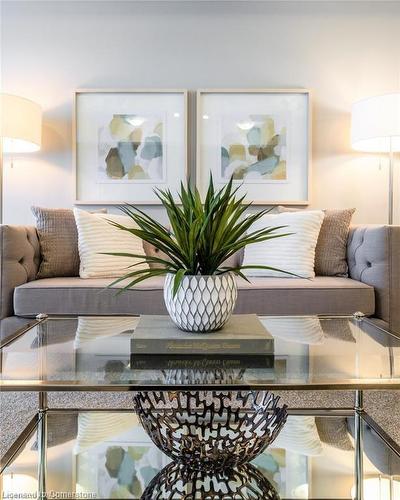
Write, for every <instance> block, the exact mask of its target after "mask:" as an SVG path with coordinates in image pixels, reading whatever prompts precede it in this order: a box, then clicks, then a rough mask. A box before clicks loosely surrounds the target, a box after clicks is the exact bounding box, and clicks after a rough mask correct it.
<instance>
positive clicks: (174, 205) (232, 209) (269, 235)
mask: <svg viewBox="0 0 400 500" xmlns="http://www.w3.org/2000/svg"><path fill="white" fill-rule="evenodd" d="M239 187H240V186H239ZM239 187H236V188H234V187H233V182H232V179H231V180H230V181H229V182H228V183H227V184H226V186H225V187H223V188H222V189H221V190H219V191H216V190H215V189H214V182H213V179H212V177H211V178H210V183H209V186H208V190H207V195H206V198H205V200H204V203H202V201H201V197H200V194H199V191H198V190H197V189H196V188H192V187H190V186H188V187H187V188H185V187H184V185H183V184H181V190H180V193H179V202H176V201H175V200H174V198H173V196H172V193H171V191H170V190H156V191H155V193H156V195H157V197H158V198H159V200H160V201H161V203H162V205H163V206H164V208H165V210H166V211H167V215H168V218H169V223H170V226H171V227H170V230H169V229H167V228H166V227H164V226H163V225H162V224H160V223H159V222H157V221H156V220H154V219H153V218H152V217H150V216H149V215H147V214H146V213H145V212H143V211H142V210H140V209H139V208H137V207H135V206H134V205H130V204H126V205H121V206H120V207H119V208H120V210H121V211H122V212H123V213H125V214H126V215H127V216H128V217H130V218H131V219H133V221H134V222H135V223H136V224H137V226H138V228H131V227H125V226H123V225H121V224H118V223H116V222H113V221H109V222H110V223H111V224H112V225H114V226H115V227H117V228H118V229H121V230H122V231H128V232H129V233H131V234H134V235H135V236H138V237H139V238H141V239H142V240H144V241H147V242H148V243H150V244H151V245H154V247H156V248H157V249H158V250H160V251H161V252H163V254H164V256H165V257H161V256H160V257H153V256H144V255H139V254H130V253H118V252H115V253H114V252H113V253H111V252H110V253H107V255H114V256H120V257H132V258H135V259H137V258H140V259H141V260H140V261H139V262H137V263H136V264H133V265H132V266H130V267H131V268H134V267H135V266H138V265H139V264H143V263H147V264H149V265H151V264H153V265H154V264H157V265H158V266H159V267H157V268H155V267H149V268H146V269H140V270H136V271H135V270H131V271H129V272H127V273H126V274H125V275H124V276H122V277H121V278H118V279H117V280H115V281H113V283H111V284H110V285H109V286H110V287H111V286H113V285H115V284H117V283H119V282H121V281H124V280H128V279H129V280H130V281H129V282H128V284H127V285H126V286H124V287H123V288H122V289H121V290H120V291H123V290H126V289H127V288H130V287H132V286H134V285H135V284H137V283H139V282H141V281H144V280H146V279H148V278H151V277H152V276H161V275H165V274H167V273H173V274H175V278H174V285H173V294H174V295H175V294H176V293H177V291H178V289H179V286H180V284H181V282H182V279H183V277H184V276H185V275H199V274H200V275H215V274H223V273H228V272H232V273H234V274H236V275H237V276H240V277H242V278H243V279H245V280H246V281H249V280H248V279H247V277H246V276H245V275H244V274H243V272H242V271H243V270H244V269H269V270H273V271H280V272H285V273H286V274H292V273H289V272H286V271H282V270H281V269H276V268H273V267H269V266H260V265H246V266H237V267H230V266H227V265H224V262H225V261H226V260H227V259H229V257H232V255H234V254H235V253H236V252H237V251H239V250H241V249H243V248H244V247H245V246H246V245H251V244H253V243H260V242H261V241H266V240H270V239H273V238H282V237H283V236H288V235H289V234H291V233H277V231H279V230H280V229H283V228H284V227H286V226H276V227H267V228H264V229H260V230H257V231H250V228H251V226H252V225H253V224H254V223H255V222H256V221H257V220H258V219H260V218H261V217H262V216H263V215H264V214H265V213H267V212H268V211H269V210H262V211H259V212H256V213H251V214H249V215H247V216H246V217H243V216H244V213H245V211H246V210H247V209H248V208H249V207H250V206H251V203H247V204H246V203H243V201H244V198H245V196H242V197H237V196H236V194H237V191H238V189H239Z"/></svg>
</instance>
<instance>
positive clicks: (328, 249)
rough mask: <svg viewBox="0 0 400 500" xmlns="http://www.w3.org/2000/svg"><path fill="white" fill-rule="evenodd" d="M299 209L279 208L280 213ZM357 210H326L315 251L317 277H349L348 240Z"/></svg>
mask: <svg viewBox="0 0 400 500" xmlns="http://www.w3.org/2000/svg"><path fill="white" fill-rule="evenodd" d="M297 211H298V209H293V208H286V207H278V212H279V213H283V212H297ZM355 211H356V209H355V208H346V209H335V210H331V209H330V210H324V213H325V217H324V220H323V222H322V227H321V231H320V233H319V236H318V241H317V247H316V249H315V274H316V275H317V276H348V266H347V258H346V252H347V238H348V235H349V228H350V223H351V218H352V217H353V214H354V212H355Z"/></svg>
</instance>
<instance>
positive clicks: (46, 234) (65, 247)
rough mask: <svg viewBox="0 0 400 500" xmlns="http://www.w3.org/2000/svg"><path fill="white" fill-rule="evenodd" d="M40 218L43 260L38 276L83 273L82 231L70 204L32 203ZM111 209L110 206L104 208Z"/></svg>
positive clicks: (50, 276) (33, 209)
mask: <svg viewBox="0 0 400 500" xmlns="http://www.w3.org/2000/svg"><path fill="white" fill-rule="evenodd" d="M31 210H32V213H33V215H34V216H35V218H36V229H37V233H38V237H39V242H40V252H41V262H40V266H39V271H38V273H37V276H36V278H37V279H41V278H55V277H62V276H79V252H78V231H77V229H76V223H75V217H74V213H73V211H72V210H71V209H67V208H42V207H31ZM99 212H100V213H107V210H106V209H104V210H100V211H99Z"/></svg>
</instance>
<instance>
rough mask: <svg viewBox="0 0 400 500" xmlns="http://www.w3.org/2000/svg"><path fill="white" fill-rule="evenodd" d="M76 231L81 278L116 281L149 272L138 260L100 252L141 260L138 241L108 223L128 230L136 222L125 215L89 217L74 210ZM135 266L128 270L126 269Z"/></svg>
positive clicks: (96, 215) (87, 214)
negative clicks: (132, 274)
mask: <svg viewBox="0 0 400 500" xmlns="http://www.w3.org/2000/svg"><path fill="white" fill-rule="evenodd" d="M74 215H75V221H76V227H77V229H78V247H79V257H80V260H81V263H80V266H79V276H80V277H81V278H119V277H120V276H123V275H125V274H127V273H129V272H133V271H139V270H141V269H149V266H148V265H147V263H143V259H142V257H120V256H114V255H104V253H109V252H111V253H130V254H135V255H140V256H143V258H144V257H145V253H144V250H143V245H142V240H141V238H139V237H138V236H135V235H133V234H132V233H130V232H128V231H122V230H120V229H118V228H116V227H115V226H113V225H112V224H110V221H112V222H116V223H118V224H121V225H122V226H125V227H129V228H137V227H138V226H137V225H136V223H135V222H134V221H133V220H132V219H131V218H130V217H128V216H126V215H114V214H108V215H104V214H90V213H89V212H85V211H84V210H79V209H77V208H74ZM134 264H136V265H135V267H134V268H133V269H132V268H130V267H129V266H132V265H134Z"/></svg>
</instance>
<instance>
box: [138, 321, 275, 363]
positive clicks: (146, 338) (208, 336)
mask: <svg viewBox="0 0 400 500" xmlns="http://www.w3.org/2000/svg"><path fill="white" fill-rule="evenodd" d="M273 365H274V339H273V337H272V336H271V335H270V334H269V333H268V331H267V330H266V328H265V327H264V326H263V324H262V323H261V321H260V320H259V319H258V317H257V316H256V315H255V314H238V315H233V316H231V318H230V319H229V320H228V321H227V323H226V324H225V326H224V327H223V328H222V329H221V330H219V331H216V332H210V333H189V332H183V331H182V330H179V329H178V328H177V327H176V326H175V325H174V323H173V322H172V321H171V319H170V318H169V316H140V319H139V323H138V325H137V327H136V329H135V331H134V333H133V336H132V339H131V368H134V369H152V370H157V369H219V368H224V369H228V368H242V369H243V368H273Z"/></svg>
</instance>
